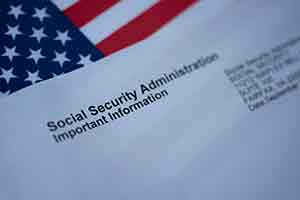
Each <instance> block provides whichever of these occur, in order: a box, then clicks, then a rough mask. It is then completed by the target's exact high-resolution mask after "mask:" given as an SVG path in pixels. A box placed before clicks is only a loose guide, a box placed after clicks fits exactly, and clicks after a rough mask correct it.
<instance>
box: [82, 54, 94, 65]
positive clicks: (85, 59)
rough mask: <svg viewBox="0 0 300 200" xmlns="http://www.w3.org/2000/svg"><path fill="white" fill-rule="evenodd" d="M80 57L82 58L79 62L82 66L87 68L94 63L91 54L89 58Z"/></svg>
mask: <svg viewBox="0 0 300 200" xmlns="http://www.w3.org/2000/svg"><path fill="white" fill-rule="evenodd" d="M79 57H80V61H79V62H78V64H80V65H83V66H86V65H89V64H91V63H93V61H92V60H91V54H89V55H87V56H83V55H79Z"/></svg>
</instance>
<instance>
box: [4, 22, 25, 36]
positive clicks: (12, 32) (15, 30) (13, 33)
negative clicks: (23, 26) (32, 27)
mask: <svg viewBox="0 0 300 200" xmlns="http://www.w3.org/2000/svg"><path fill="white" fill-rule="evenodd" d="M7 27H8V31H7V32H6V33H5V35H10V36H11V37H12V39H13V40H14V39H16V36H17V35H22V32H21V31H19V25H16V26H14V27H13V26H9V25H7Z"/></svg>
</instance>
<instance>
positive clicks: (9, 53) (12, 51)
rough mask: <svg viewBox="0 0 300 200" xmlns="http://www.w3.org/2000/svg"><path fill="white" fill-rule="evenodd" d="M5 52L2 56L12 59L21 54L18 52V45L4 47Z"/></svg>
mask: <svg viewBox="0 0 300 200" xmlns="http://www.w3.org/2000/svg"><path fill="white" fill-rule="evenodd" d="M4 49H5V52H4V53H3V54H2V56H7V57H8V58H9V60H10V61H12V60H13V58H14V57H15V56H19V55H20V54H19V53H17V52H16V47H15V46H14V47H12V48H8V47H4Z"/></svg>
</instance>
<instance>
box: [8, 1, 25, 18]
mask: <svg viewBox="0 0 300 200" xmlns="http://www.w3.org/2000/svg"><path fill="white" fill-rule="evenodd" d="M8 14H9V15H13V16H14V17H15V18H16V20H18V18H19V16H20V15H25V12H23V11H22V5H21V4H20V5H18V6H11V7H10V11H9V12H8Z"/></svg>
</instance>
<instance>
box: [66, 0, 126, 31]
mask: <svg viewBox="0 0 300 200" xmlns="http://www.w3.org/2000/svg"><path fill="white" fill-rule="evenodd" d="M119 1H120V0H102V1H99V0H80V1H78V2H77V3H75V4H73V5H72V6H71V7H69V8H67V9H66V10H65V11H64V14H65V15H66V16H67V17H68V18H69V19H70V20H71V22H73V24H74V25H75V26H77V27H78V28H80V27H82V26H83V25H85V24H87V23H88V22H90V21H91V20H92V19H94V18H95V17H97V16H98V15H100V14H101V13H102V12H104V11H106V10H107V9H109V8H110V7H112V6H113V5H115V4H116V3H118V2H119Z"/></svg>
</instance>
